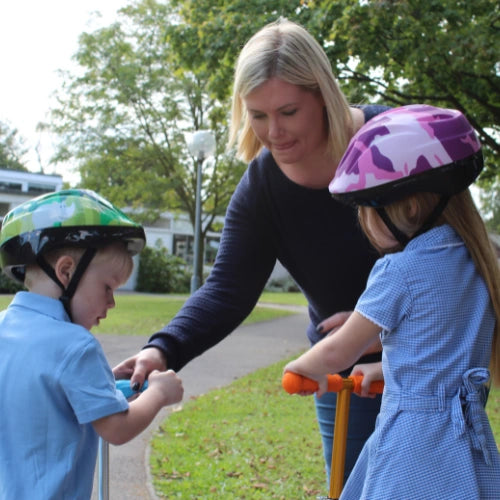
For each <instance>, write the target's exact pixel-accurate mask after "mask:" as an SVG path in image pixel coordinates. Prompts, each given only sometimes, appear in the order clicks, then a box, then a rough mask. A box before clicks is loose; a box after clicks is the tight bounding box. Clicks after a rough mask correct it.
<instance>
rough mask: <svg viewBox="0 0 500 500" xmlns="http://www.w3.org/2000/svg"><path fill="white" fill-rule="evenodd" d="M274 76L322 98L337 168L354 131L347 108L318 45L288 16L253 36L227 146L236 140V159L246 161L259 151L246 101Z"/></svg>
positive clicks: (239, 71) (240, 72) (241, 62)
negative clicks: (250, 94)
mask: <svg viewBox="0 0 500 500" xmlns="http://www.w3.org/2000/svg"><path fill="white" fill-rule="evenodd" d="M274 77H276V78H279V79H280V80H283V81H284V82H287V83H290V84H292V85H298V86H300V87H302V88H304V89H307V90H310V91H313V92H319V93H320V94H321V96H322V97H323V101H324V103H325V111H326V113H325V114H326V120H327V127H328V146H327V150H328V153H329V154H330V155H331V156H332V160H333V161H334V162H335V164H337V163H338V162H339V161H340V158H341V157H342V154H343V153H344V151H345V150H346V148H347V145H348V143H349V140H350V139H351V136H352V133H353V132H352V130H353V124H352V117H351V113H350V109H349V104H348V102H347V100H346V98H345V96H344V94H343V93H342V91H341V90H340V88H339V86H338V83H337V81H336V79H335V77H334V75H333V72H332V67H331V64H330V61H329V60H328V58H327V56H326V54H325V52H324V50H323V49H322V48H321V46H320V45H319V43H318V42H317V41H316V40H315V39H314V37H313V36H311V35H310V34H309V33H308V32H307V31H306V30H305V29H304V28H303V27H302V26H300V25H298V24H296V23H293V22H291V21H288V20H287V19H284V18H280V19H278V20H277V21H275V22H273V23H271V24H268V25H267V26H265V27H264V28H262V29H261V30H260V31H258V32H257V33H256V34H255V35H253V36H252V38H250V40H249V41H248V42H247V43H246V45H245V46H244V47H243V50H242V51H241V53H240V55H239V57H238V61H237V63H236V70H235V77H234V86H233V101H232V119H231V127H230V131H229V144H228V147H231V146H232V145H234V144H235V142H236V141H237V140H238V145H237V153H238V156H239V157H240V158H241V159H242V160H244V161H246V162H248V161H250V160H252V159H253V158H255V157H256V156H257V155H258V154H259V152H260V151H261V149H262V144H261V143H260V141H259V140H258V138H257V137H256V136H255V134H254V132H253V130H252V127H251V126H250V121H249V117H248V114H247V111H246V109H245V106H244V103H243V99H244V98H245V97H246V96H247V95H248V94H249V93H250V92H252V91H253V90H255V89H256V88H257V87H259V86H260V85H262V84H263V83H265V82H267V81H268V80H270V79H271V78H274Z"/></svg>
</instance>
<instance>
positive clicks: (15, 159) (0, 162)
mask: <svg viewBox="0 0 500 500" xmlns="http://www.w3.org/2000/svg"><path fill="white" fill-rule="evenodd" d="M25 153H26V149H25V148H24V146H23V139H22V138H20V137H19V135H18V131H17V129H15V128H12V127H11V126H10V125H9V124H7V123H2V122H0V168H4V169H7V170H20V171H23V172H26V171H27V170H28V169H27V168H26V167H25V165H24V163H23V161H22V158H23V156H24V154H25Z"/></svg>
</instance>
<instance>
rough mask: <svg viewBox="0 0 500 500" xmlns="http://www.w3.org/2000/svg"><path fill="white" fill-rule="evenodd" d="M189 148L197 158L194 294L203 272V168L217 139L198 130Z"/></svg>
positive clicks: (212, 152) (192, 289)
mask: <svg viewBox="0 0 500 500" xmlns="http://www.w3.org/2000/svg"><path fill="white" fill-rule="evenodd" d="M187 146H188V149H189V152H190V153H191V154H192V155H193V156H194V157H195V158H196V207H195V224H194V256H193V276H192V277H191V293H194V292H195V291H196V290H198V288H199V287H200V285H201V280H200V276H201V273H202V271H203V264H202V262H201V260H202V258H201V167H202V165H203V162H204V161H205V158H207V157H208V156H211V155H213V154H214V153H215V138H214V136H213V134H212V133H211V132H210V131H209V130H198V131H196V132H194V133H193V134H191V135H190V136H189V137H188V138H187ZM200 264H201V265H200Z"/></svg>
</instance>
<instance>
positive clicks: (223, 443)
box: [150, 361, 326, 500]
mask: <svg viewBox="0 0 500 500" xmlns="http://www.w3.org/2000/svg"><path fill="white" fill-rule="evenodd" d="M284 364H285V361H283V362H280V363H277V364H274V365H272V366H270V367H267V368H263V369H261V370H258V371H257V372H254V373H253V374H251V375H248V376H245V377H242V378H241V379H238V380H237V381H235V382H234V383H232V384H231V385H230V386H228V387H226V388H223V389H218V390H214V391H211V392H209V393H208V394H205V395H203V396H200V397H198V398H196V399H194V400H191V401H189V402H187V403H186V404H185V405H184V407H183V408H182V410H181V411H178V412H173V413H172V414H171V415H170V416H169V417H168V418H167V420H166V421H165V422H164V423H163V425H162V426H161V427H160V428H159V430H158V431H157V432H156V434H155V436H154V437H153V440H152V443H151V455H150V465H151V471H152V475H153V478H154V486H155V490H156V492H157V494H158V496H160V497H161V498H169V499H173V498H189V499H191V500H195V499H201V498H203V499H207V500H208V499H213V500H216V499H217V500H218V499H221V498H238V499H274V498H276V499H291V498H293V499H294V500H298V499H301V498H304V499H305V498H314V497H316V496H317V495H318V494H324V493H326V491H325V489H326V485H325V476H324V466H323V453H322V449H321V440H320V435H319V432H318V427H317V422H316V417H315V410H314V403H313V399H312V398H302V397H299V396H290V395H288V394H287V393H285V391H284V390H283V389H282V388H281V385H280V380H281V374H282V370H283V366H284Z"/></svg>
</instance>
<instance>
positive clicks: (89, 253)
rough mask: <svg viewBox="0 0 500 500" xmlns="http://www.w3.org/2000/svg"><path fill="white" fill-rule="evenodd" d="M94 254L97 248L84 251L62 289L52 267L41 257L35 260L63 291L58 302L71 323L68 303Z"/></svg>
mask: <svg viewBox="0 0 500 500" xmlns="http://www.w3.org/2000/svg"><path fill="white" fill-rule="evenodd" d="M96 252H97V248H87V249H86V250H85V252H84V253H83V255H82V257H81V258H80V260H79V262H78V264H77V266H76V269H75V272H74V273H73V276H72V277H71V280H70V282H69V284H68V286H67V287H64V285H63V284H62V283H61V281H60V280H59V278H58V277H57V276H56V273H55V271H54V269H53V268H52V266H50V265H49V263H48V262H47V261H46V260H45V259H44V258H43V256H41V255H40V256H38V258H37V264H38V265H39V266H40V267H41V268H42V269H43V270H44V271H45V273H46V274H47V275H48V276H49V278H51V279H52V281H54V282H55V283H56V284H57V285H58V286H59V287H60V288H61V290H62V291H63V293H62V295H61V296H60V297H59V300H60V301H61V302H62V304H63V306H64V309H65V310H66V313H67V314H68V316H69V319H70V320H71V321H73V318H72V316H71V310H70V301H71V299H72V298H73V295H74V294H75V292H76V288H77V286H78V283H79V282H80V279H81V278H82V276H83V273H84V272H85V271H86V269H87V267H88V266H89V264H90V261H91V260H92V259H93V258H94V256H95V254H96Z"/></svg>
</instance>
